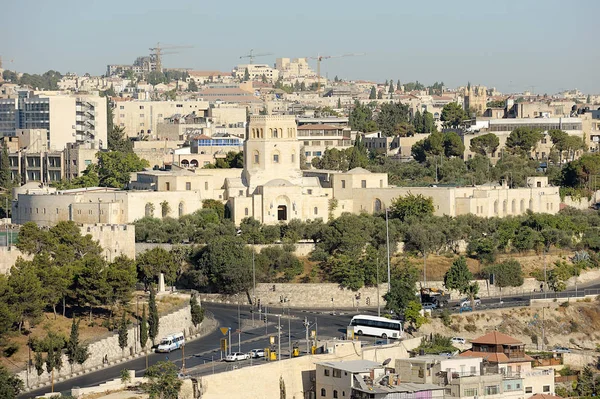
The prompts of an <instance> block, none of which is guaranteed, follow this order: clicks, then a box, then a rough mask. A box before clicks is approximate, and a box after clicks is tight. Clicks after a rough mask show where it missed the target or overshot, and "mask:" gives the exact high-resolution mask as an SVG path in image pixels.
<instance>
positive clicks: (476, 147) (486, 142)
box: [469, 133, 500, 157]
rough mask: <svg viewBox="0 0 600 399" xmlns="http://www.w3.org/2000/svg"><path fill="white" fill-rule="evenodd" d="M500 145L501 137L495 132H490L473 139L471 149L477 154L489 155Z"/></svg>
mask: <svg viewBox="0 0 600 399" xmlns="http://www.w3.org/2000/svg"><path fill="white" fill-rule="evenodd" d="M499 145H500V139H499V138H498V136H496V135H495V134H494V133H488V134H484V135H481V136H478V137H475V138H473V139H471V145H470V147H469V149H470V150H471V151H472V152H474V153H476V154H480V155H483V156H486V157H489V156H490V155H492V154H493V153H495V152H496V150H497V149H498V146H499Z"/></svg>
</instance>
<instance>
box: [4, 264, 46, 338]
mask: <svg viewBox="0 0 600 399" xmlns="http://www.w3.org/2000/svg"><path fill="white" fill-rule="evenodd" d="M7 288H8V292H9V295H8V298H7V299H8V306H9V308H10V311H11V313H12V315H13V316H14V319H15V320H16V322H17V324H18V330H19V332H21V330H22V328H23V323H24V322H25V321H29V322H35V321H37V320H38V319H39V318H40V317H41V316H42V313H43V310H44V306H45V304H44V301H43V297H42V295H43V292H44V290H43V287H42V284H41V282H40V280H39V278H38V277H37V275H36V271H35V267H34V266H33V265H32V264H31V262H27V261H24V260H23V259H22V258H19V259H17V261H16V262H15V265H14V266H13V267H12V268H11V269H10V276H9V277H8V287H7Z"/></svg>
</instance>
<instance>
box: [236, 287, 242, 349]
mask: <svg viewBox="0 0 600 399" xmlns="http://www.w3.org/2000/svg"><path fill="white" fill-rule="evenodd" d="M237 333H238V352H241V351H242V319H241V316H240V298H239V297H238V331H237Z"/></svg>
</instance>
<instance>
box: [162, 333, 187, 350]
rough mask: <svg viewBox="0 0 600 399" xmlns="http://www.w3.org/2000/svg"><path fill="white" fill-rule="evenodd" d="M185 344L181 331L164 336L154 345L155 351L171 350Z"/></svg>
mask: <svg viewBox="0 0 600 399" xmlns="http://www.w3.org/2000/svg"><path fill="white" fill-rule="evenodd" d="M184 344H185V337H184V336H183V333H176V334H172V335H169V336H166V337H164V338H163V339H161V340H160V343H159V344H158V346H157V347H156V351H157V352H171V351H174V350H175V349H179V348H181V347H182V346H183V345H184Z"/></svg>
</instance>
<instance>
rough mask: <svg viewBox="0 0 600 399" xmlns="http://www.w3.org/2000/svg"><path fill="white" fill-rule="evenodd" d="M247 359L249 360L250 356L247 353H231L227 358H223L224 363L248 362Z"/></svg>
mask: <svg viewBox="0 0 600 399" xmlns="http://www.w3.org/2000/svg"><path fill="white" fill-rule="evenodd" d="M248 359H250V355H248V354H247V353H242V352H233V353H231V354H229V355H227V357H225V361H226V362H237V361H239V360H248Z"/></svg>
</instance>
